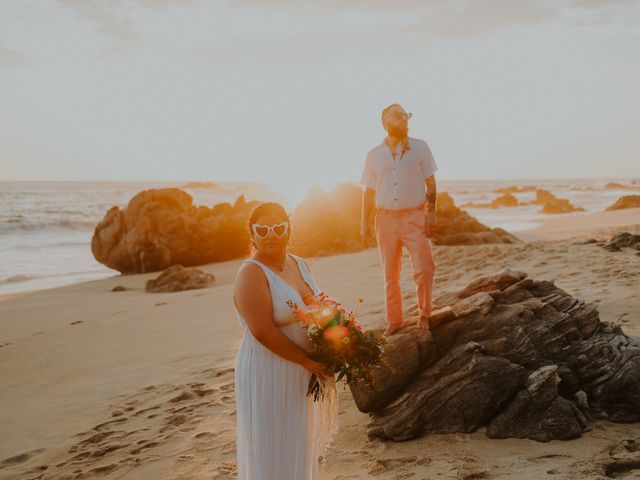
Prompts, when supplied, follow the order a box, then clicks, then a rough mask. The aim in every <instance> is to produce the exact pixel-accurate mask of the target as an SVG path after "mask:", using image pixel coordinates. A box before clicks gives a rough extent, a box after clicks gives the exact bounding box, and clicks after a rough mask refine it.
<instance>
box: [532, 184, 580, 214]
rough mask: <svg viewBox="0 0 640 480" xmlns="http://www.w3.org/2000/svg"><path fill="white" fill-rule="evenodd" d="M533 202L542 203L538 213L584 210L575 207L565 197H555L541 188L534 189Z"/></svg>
mask: <svg viewBox="0 0 640 480" xmlns="http://www.w3.org/2000/svg"><path fill="white" fill-rule="evenodd" d="M534 203H536V204H538V205H542V209H541V210H540V213H569V212H584V208H582V207H576V206H575V205H573V204H572V203H571V202H570V201H569V200H567V199H566V198H557V197H556V196H555V195H554V194H553V193H551V192H548V191H547V190H543V189H541V188H540V189H538V190H536V199H535V201H534Z"/></svg>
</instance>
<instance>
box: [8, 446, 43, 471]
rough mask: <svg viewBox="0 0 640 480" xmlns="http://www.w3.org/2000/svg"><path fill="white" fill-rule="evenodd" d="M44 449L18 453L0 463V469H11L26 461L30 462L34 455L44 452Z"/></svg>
mask: <svg viewBox="0 0 640 480" xmlns="http://www.w3.org/2000/svg"><path fill="white" fill-rule="evenodd" d="M44 451H45V449H44V448H36V449H35V450H31V451H29V452H24V453H19V454H18V455H14V456H13V457H9V458H6V459H4V460H2V461H1V462H0V467H2V468H4V467H12V466H14V465H18V464H20V463H24V462H26V461H28V460H31V458H33V457H34V456H35V455H38V454H39V453H42V452H44Z"/></svg>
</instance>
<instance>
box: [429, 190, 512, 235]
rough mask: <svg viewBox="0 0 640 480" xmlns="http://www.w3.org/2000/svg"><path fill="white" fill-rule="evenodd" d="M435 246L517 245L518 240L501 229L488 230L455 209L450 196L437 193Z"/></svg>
mask: <svg viewBox="0 0 640 480" xmlns="http://www.w3.org/2000/svg"><path fill="white" fill-rule="evenodd" d="M436 207H437V220H438V228H437V233H436V235H435V236H434V237H433V239H432V240H433V243H435V244H437V245H475V244H479V243H517V242H520V240H519V239H518V238H516V237H515V236H513V235H511V234H510V233H509V232H507V231H505V230H503V229H502V228H489V227H487V226H486V225H484V224H482V223H480V222H479V221H478V220H476V219H475V218H474V217H472V216H471V215H469V214H468V213H467V212H466V211H465V210H461V209H460V208H458V207H456V205H455V203H454V201H453V199H452V198H451V196H450V195H449V194H448V193H446V192H443V193H439V194H438V197H437V203H436Z"/></svg>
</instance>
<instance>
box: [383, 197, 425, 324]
mask: <svg viewBox="0 0 640 480" xmlns="http://www.w3.org/2000/svg"><path fill="white" fill-rule="evenodd" d="M375 230H376V240H377V241H378V251H379V252H380V260H381V261H382V267H383V269H384V279H385V284H384V287H385V288H384V290H385V308H386V320H387V323H388V324H389V325H401V324H403V323H404V322H403V317H402V291H401V289H400V271H401V268H402V246H403V245H404V246H405V248H406V249H407V250H408V251H409V257H410V260H411V270H412V273H413V280H414V281H415V283H416V294H417V297H418V308H419V310H420V316H421V317H424V318H429V314H430V313H431V295H432V292H433V279H434V277H435V273H436V263H435V261H434V259H433V254H432V252H431V239H430V238H428V237H427V236H426V220H425V215H424V206H420V207H416V208H411V209H404V210H386V209H382V208H379V209H378V212H377V213H376V217H375Z"/></svg>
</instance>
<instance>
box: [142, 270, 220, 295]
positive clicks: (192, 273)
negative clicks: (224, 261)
mask: <svg viewBox="0 0 640 480" xmlns="http://www.w3.org/2000/svg"><path fill="white" fill-rule="evenodd" d="M213 281H214V276H213V275H211V274H210V273H205V272H203V271H202V270H198V269H197V268H184V267H183V266H182V265H173V266H171V267H169V268H167V269H166V270H165V271H164V272H162V273H161V274H160V276H158V277H157V278H154V279H151V280H147V284H146V285H145V291H146V292H149V293H163V292H181V291H183V290H195V289H198V288H207V287H210V286H211V284H212V283H213Z"/></svg>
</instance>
